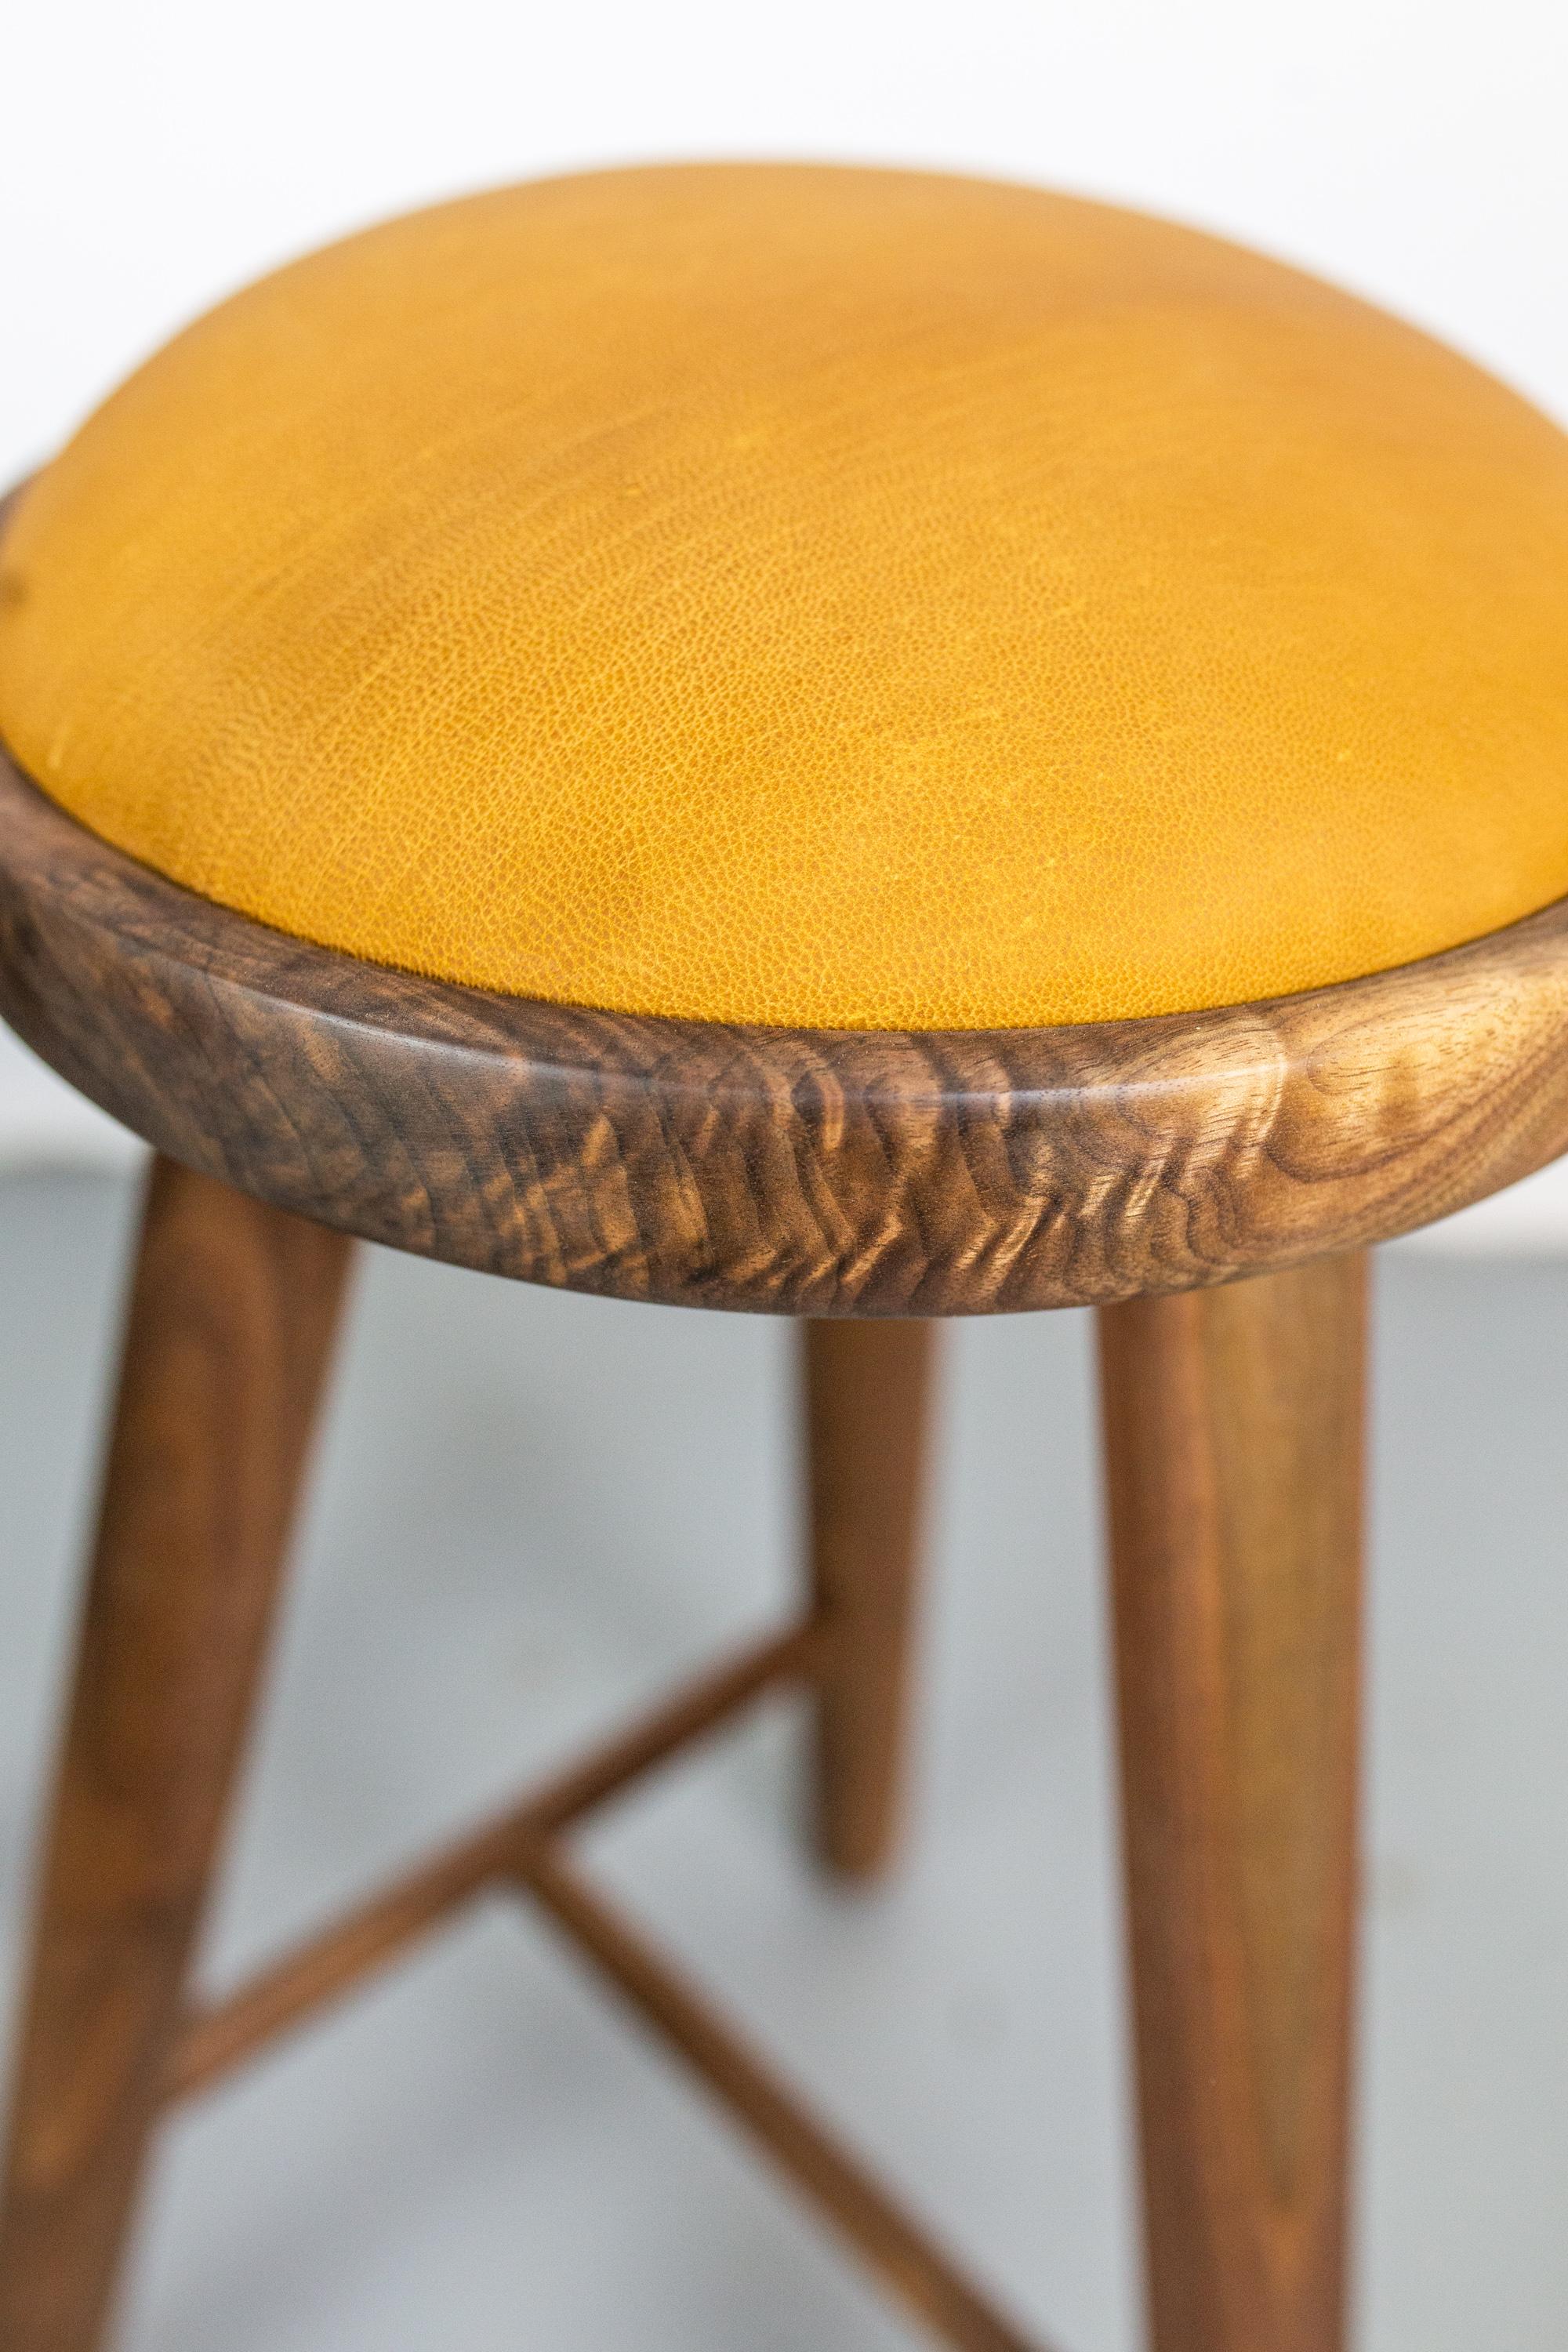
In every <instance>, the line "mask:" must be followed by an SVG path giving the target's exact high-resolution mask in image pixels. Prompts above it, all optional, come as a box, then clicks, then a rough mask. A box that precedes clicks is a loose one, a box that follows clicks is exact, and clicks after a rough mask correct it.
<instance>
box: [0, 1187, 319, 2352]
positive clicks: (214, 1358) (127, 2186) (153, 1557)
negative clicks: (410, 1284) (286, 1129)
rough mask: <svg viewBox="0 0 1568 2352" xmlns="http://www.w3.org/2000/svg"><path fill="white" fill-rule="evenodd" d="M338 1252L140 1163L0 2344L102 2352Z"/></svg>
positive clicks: (46, 1895) (3, 2278) (292, 1223)
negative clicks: (146, 1177)
mask: <svg viewBox="0 0 1568 2352" xmlns="http://www.w3.org/2000/svg"><path fill="white" fill-rule="evenodd" d="M346 1261H347V1244H345V1242H344V1241H343V1239H342V1236H340V1235H339V1234H333V1233H329V1232H327V1231H326V1230H324V1229H323V1228H322V1227H321V1226H318V1225H312V1224H308V1223H304V1222H303V1221H301V1220H300V1219H298V1218H295V1217H291V1216H289V1215H288V1214H286V1213H283V1212H281V1211H279V1210H277V1209H274V1208H270V1207H268V1206H265V1205H263V1204H262V1203H260V1202H254V1201H250V1200H247V1199H246V1198H244V1197H243V1196H242V1195H241V1194H239V1193H237V1192H231V1191H229V1190H228V1188H227V1187H226V1186H224V1185H219V1184H215V1183H213V1182H212V1181H209V1180H208V1179H207V1178H205V1177H203V1176H199V1175H194V1174H191V1173H189V1172H188V1171H186V1170H184V1169H183V1168H179V1167H176V1166H174V1165H173V1164H171V1163H170V1162H168V1161H166V1160H165V1161H160V1162H158V1163H156V1164H155V1166H154V1168H153V1175H152V1180H151V1184H150V1188H149V1192H148V1197H147V1202H146V1211H145V1216H144V1221H143V1228H142V1244H141V1252H140V1255H139V1258H138V1262H137V1267H136V1274H135V1280H134V1285H133V1287H132V1297H131V1304H130V1316H129V1323H128V1328H127V1335H126V1341H125V1355H124V1366H123V1370H122V1373H121V1386H120V1399H119V1407H118V1412H117V1416H116V1420H115V1424H114V1432H113V1438H112V1443H111V1444H110V1453H109V1460H108V1466H107V1473H106V1477H105V1484H104V1491H103V1499H102V1507H101V1512H100V1520H99V1528H98V1538H97V1546H96V1550H95V1555H94V1560H93V1568H92V1575H91V1580H90V1584H89V1592H88V1599H87V1612H86V1618H85V1622H84V1625H83V1629H82V1633H81V1640H80V1648H79V1658H78V1663H77V1669H76V1682H75V1690H74V1696H73V1698H72V1703H71V1711H70V1717H69V1725H68V1732H67V1737H66V1743H65V1750H64V1755H63V1758H62V1760H61V1763H60V1767H59V1773H58V1783H57V1788H56V1794H55V1803H54V1818H53V1823H52V1827H51V1830H50V1832H49V1836H48V1841H47V1855H46V1860H45V1866H44V1871H43V1875H42V1880H41V1885H40V1888H39V1895H38V1907H37V1933H36V1953H35V1960H34V1966H33V1972H32V1980H31V1986H30V1990H29V1991H28V1994H27V1997H26V2007H25V2012H24V2032H23V2039H22V2042H21V2046H20V2060H19V2067H18V2072H17V2076H16V2088H15V2095H14V2102H13V2111H12V2124H11V2136H10V2145H9V2153H8V2159H7V2166H6V2171H5V2188H4V2194H3V2201H0V2346H4V2347H5V2352H95V2347H98V2346H99V2344H100V2342H101V2340H102V2331H103V2327H104V2324H105V2317H106V2314H107V2311H108V2309H109V2306H110V2299H111V2295H112V2291H113V2286H114V2280H115V2273H116V2270H117V2267H118V2260H119V2255H120V2252H121V2242H122V2239H123V2236H124V2232H125V2230H126V2226H127V2223H128V2221H129V2219H130V2216H131V2212H132V2205H133V2202H134V2199H135V2193H136V2189H137V2187H138V2183H139V2180H140V2178H141V2175H142V2167H143V2158H144V2156H145V2153H146V2148H147V2144H148V2140H149V2137H150V2134H151V2131H152V2127H153V2121H154V2118H155V2116H156V2115H157V2112H158V2110H159V2107H160V2105H161V2104H162V2101H163V2084H164V2076H165V2074H166V2070H167V2067H168V2064H169V2059H170V2053H171V2052H172V2050H173V2048H174V2043H175V2040H176V2037H177V2035H178V2032H179V2029H180V2021H181V2002H182V1999H183V1993H184V1979H185V1975H186V1970H187V1967H188V1964H189V1959H190V1955H191V1948H192V1944H193V1940H194V1938H195V1933H196V1929H197V1926H198V1923H199V1920H200V1916H201V1913H202V1908H203V1901H204V1897H205V1893H206V1889H207V1885H208V1881H209V1879H210V1876H211V1873H212V1868H213V1863H214V1858H215V1854H216V1851H217V1848H218V1844H219V1840H220V1836H221V1832H222V1830H223V1825H224V1816H225V1812H226V1804H227V1800H228V1796H229V1792H230V1790H231V1787H232V1784H233V1780H234V1776H235V1771H236V1766H237V1759H238V1757H239V1753H240V1748H241V1742H242V1738H243V1734H244V1730H245V1727H246V1720H247V1714H248V1712H249V1708H250V1704H251V1700H252V1697H253V1695H254V1691H255V1687H256V1682H257V1676H258V1671H259V1669H260V1666H261V1664H262V1660H263V1656H264V1654H265V1649H266V1643H267V1634H268V1624H269V1621H270V1619H271V1615H272V1608H273V1601H274V1598H275V1593H276V1590H277V1584H278V1578H279V1562H280V1559H281V1558H282V1555H283V1552H284V1549H285V1546H286V1542H287V1538H288V1532H289V1521H290V1518H291V1516H292V1511H293V1506H294V1500H295V1496H296V1492H297V1489H298V1486H299V1481H300V1470H301V1465H302V1463H303V1459H304V1455H305V1450H306V1445H307V1441H308V1438H309V1435H310V1424H311V1420H312V1414H313V1410H314V1406H315V1403H316V1399H317V1394H318V1390H319V1387H320V1383H321V1377H322V1372H323V1369H324V1366H325V1362H326V1359H327V1354H328V1349H329V1347H330V1343H331V1336H332V1331H333V1327H334V1324H335V1322H336V1319H337V1312H338V1306H339V1299H340V1295H341V1291H342V1281H343V1275H344V1269H345V1265H346Z"/></svg>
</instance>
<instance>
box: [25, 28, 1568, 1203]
mask: <svg viewBox="0 0 1568 2352" xmlns="http://www.w3.org/2000/svg"><path fill="white" fill-rule="evenodd" d="M0 88H4V89H5V98H6V104H5V132H4V137H3V139H0V221H3V223H4V236H3V238H0V320H4V321H5V341H4V346H3V349H4V364H3V365H0V478H14V477H15V476H16V474H18V473H20V472H22V471H23V470H25V469H26V467H27V466H28V465H29V464H30V463H32V462H34V461H36V460H37V458H38V457H40V456H42V455H44V454H45V453H47V450H48V449H49V447H50V446H51V445H52V444H54V443H55V442H56V441H57V440H58V438H59V437H60V436H61V435H62V434H63V433H64V431H65V430H67V429H68V426H69V425H71V423H72V422H73V421H74V420H75V419H76V418H77V417H78V416H79V415H81V414H82V413H83V412H84V411H85V410H86V409H87V408H89V406H90V405H91V404H93V403H94V402H95V401H96V400H97V399H98V398H99V397H100V394H102V393H103V392H104V391H106V390H107V389H108V388H109V387H110V384H112V383H114V381H115V380H116V379H117V378H118V377H119V376H120V375H121V374H122V373H124V372H125V370H126V369H127V368H128V367H130V366H131V365H132V363H133V362H135V361H136V360H137V359H138V358H139V357H140V356H141V355H142V354H143V353H144V352H147V351H148V350H149V349H151V348H152V347H153V346H154V345H155V344H157V343H158V342H159V341H162V340H163V338H164V337H165V336H166V335H167V334H168V333H169V332H170V331H172V330H173V329H174V328H175V327H176V326H178V325H179V324H180V323H181V321H182V320H184V319H186V318H187V317H189V316H190V315H191V313H192V312H194V311H195V310H200V309H202V308H204V307H205V305H206V304H208V303H209V302H211V301H213V300H214V299H216V298H217V297H218V296H219V295H221V294H223V293H225V292H226V291H227V290H228V289H231V288H232V287H234V286H236V285H238V284H240V283H243V281H244V280H246V279H247V278H250V277H252V276H254V275H255V274H256V273H257V272H258V271H259V270H262V269H265V268H268V266H270V265H271V264H273V263H275V262H278V261H280V260H282V259H284V258H285V257H288V256H289V255H290V254H292V253H295V252H297V251H299V250H300V249H301V248H303V247H308V246H310V245H313V244H316V243H319V242H321V240H322V239H324V238H327V237H330V236H335V235H338V234H340V233H341V232H342V231H344V230H346V229H349V228H351V227H353V226H357V225H358V224H359V223H361V222H363V221H365V220H367V219H371V218H374V217H375V216H376V215H380V214H384V213H388V212H392V211H395V210H400V209H403V208H405V207H407V206H409V205H417V204H421V203H424V202H426V201H429V200H431V199H433V198H436V197H439V196H444V195H447V194H453V193H456V192H458V191H460V190H463V189H466V188H469V187H473V186H477V185H480V184H484V183H486V182H488V181H496V180H503V179H509V178H517V177H521V176H523V175H526V174H529V173H538V172H547V171H552V170H559V169H562V168H571V167H575V166H580V165H583V164H585V163H603V162H619V161H626V160H631V159H636V158H641V157H652V156H662V155H721V154H730V155H753V154H779V155H783V154H796V155H808V156H821V157H842V158H847V159H870V160H879V161H895V162H901V163H938V164H946V165H949V166H952V167H956V168H963V169H970V170H978V171H989V172H996V173H1007V174H1012V175H1016V176H1018V177H1023V178H1028V179H1036V180H1043V181H1049V182H1055V183H1058V184H1062V185H1065V186H1068V187H1071V188H1075V189H1079V190H1081V191H1083V192H1085V193H1088V194H1100V195H1105V196H1109V197H1110V198H1113V199H1117V200H1120V201H1124V202H1128V203H1132V204H1138V205H1147V206H1149V207H1151V208H1153V209H1156V210H1159V211H1163V212H1168V213H1172V214H1174V215H1179V216H1181V217H1183V218H1184V219H1187V220H1190V221H1194V222H1196V223H1198V224H1200V225H1203V226H1210V227H1214V228H1217V229H1219V230H1221V231H1223V232H1226V233H1227V234H1229V235H1231V236H1238V237H1241V238H1244V239H1246V240H1247V241H1249V242H1251V243H1254V244H1257V245H1259V246H1262V247H1266V248H1268V249H1269V250H1271V251H1273V252H1276V253H1278V254H1280V255H1282V256H1284V257H1287V258H1289V259H1291V260H1294V261H1297V262H1300V263H1303V264H1305V265H1306V266H1308V267H1309V268H1316V269H1319V270H1321V271H1322V272H1323V273H1324V274H1325V275H1328V276H1331V277H1333V278H1338V279H1339V280H1340V281H1342V283H1344V284H1346V285H1349V286H1351V287H1352V288H1354V289H1357V290H1358V291H1360V292H1363V293H1364V294H1367V295H1370V296H1371V297H1373V299H1377V300H1380V301H1383V302H1385V303H1388V304H1390V305H1392V306H1393V307H1394V308H1395V309H1397V310H1401V311H1403V312H1405V314H1406V315H1407V316H1409V317H1411V318H1414V319H1415V320H1419V321H1420V322H1421V323H1422V324H1424V325H1426V326H1427V327H1429V328H1431V329H1433V330H1434V331H1436V332H1437V333H1439V334H1441V335H1444V336H1446V337H1447V338H1448V339H1449V340H1450V341H1455V342H1457V343H1458V344H1460V345H1461V346H1462V347H1464V348H1465V349H1466V350H1468V352H1471V353H1472V354H1474V355H1475V356H1476V357H1478V358H1479V359H1480V360H1482V361H1483V362H1486V363H1487V364H1488V365H1489V366H1491V367H1493V368H1495V369H1496V370H1497V371H1498V372H1499V373H1501V374H1502V375H1504V376H1506V377H1508V378H1509V379H1510V380H1511V381H1512V382H1513V383H1516V384H1517V385H1519V386H1520V387H1521V389H1522V390H1524V391H1525V392H1527V393H1529V394H1531V395H1532V396H1533V397H1534V398H1535V399H1537V400H1538V401H1540V402H1541V403H1542V404H1543V405H1544V406H1545V407H1546V408H1548V409H1549V410H1551V411H1552V413H1553V414H1554V415H1557V416H1558V417H1559V418H1561V419H1563V420H1564V421H1568V270H1565V268H1564V251H1565V234H1564V233H1565V231H1568V139H1565V138H1564V136H1563V110H1564V101H1565V99H1568V10H1564V8H1563V5H1562V0H1489V5H1487V6H1486V7H1484V8H1482V7H1479V6H1477V5H1474V0H1314V5H1313V6H1312V7H1311V8H1310V9H1308V8H1294V9H1292V8H1287V7H1282V6H1269V5H1259V0H948V5H932V0H791V5H789V7H788V8H784V7H778V6H773V7H766V6H762V5H745V0H663V5H656V4H655V0H601V5H592V0H577V5H565V6H563V5H560V0H552V5H550V6H548V7H544V6H538V7H536V6H532V5H522V6H518V5H506V0H441V5H431V0H422V5H415V4H414V0H268V5H267V7H266V8H265V9H263V8H260V7H258V6H254V5H253V6H251V7H245V6H239V5H231V4H230V0H224V4H223V5H214V0H136V5H125V0H51V5H48V6H47V7H39V8H31V9H23V8H20V7H17V8H15V9H12V10H9V11H7V12H6V16H5V29H4V30H3V31H0ZM1564 789H1565V790H1568V779H1565V780H1564ZM116 1149H117V1145H116V1142H115V1139H114V1136H113V1134H112V1131H111V1130H110V1129H109V1128H108V1123H107V1122H106V1121H99V1120H98V1119H97V1118H96V1117H95V1116H94V1115H92V1114H90V1113H89V1112H88V1111H87V1110H86V1109H85V1108H81V1107H79V1106H77V1105H76V1104H75V1103H74V1102H73V1101H72V1100H71V1099H69V1098H68V1097H66V1095H65V1093H64V1090H63V1089H62V1088H59V1087H57V1086H56V1085H55V1083H54V1082H53V1081H52V1080H51V1079H49V1078H48V1076H47V1073H44V1072H42V1071H40V1070H39V1069H38V1068H37V1066H36V1065H32V1064H30V1063H29V1062H28V1061H27V1059H26V1057H25V1056H24V1055H22V1053H21V1052H20V1049H18V1048H15V1047H13V1046H12V1045H10V1044H9V1042H8V1041H6V1042H5V1044H4V1045H3V1046H0V1163H5V1162H7V1161H8V1162H9V1163H11V1164H16V1162H17V1161H18V1160H28V1159H31V1160H40V1159H42V1160H58V1159H61V1158H67V1159H68V1158H71V1157H79V1156H82V1155H87V1156H89V1157H90V1156H93V1155H94V1154H98V1155H100V1156H101V1155H102V1154H104V1153H106V1152H107V1153H109V1154H110V1155H111V1156H112V1154H113V1152H114V1150H116ZM1446 1237H1447V1238H1448V1239H1450V1240H1452V1241H1454V1242H1456V1243H1468V1244H1481V1245H1491V1244H1503V1245H1509V1244H1519V1243H1521V1242H1522V1243H1531V1242H1535V1241H1538V1240H1540V1239H1542V1238H1546V1239H1549V1240H1552V1241H1553V1242H1556V1243H1558V1244H1561V1245H1562V1246H1564V1247H1568V1177H1563V1176H1560V1175H1558V1174H1556V1173H1552V1174H1550V1175H1548V1176H1547V1177H1545V1178H1541V1179H1536V1180H1533V1181H1532V1183H1531V1185H1529V1186H1527V1187H1524V1188H1521V1189H1520V1190H1516V1192H1514V1193H1513V1194H1511V1195H1509V1196H1507V1197H1506V1199H1505V1200H1504V1201H1502V1202H1498V1203H1496V1204H1494V1205H1491V1206H1489V1207H1487V1208H1484V1209H1482V1210H1480V1211H1477V1212H1472V1213H1470V1214H1469V1216H1468V1218H1467V1219H1465V1220H1461V1221H1459V1223H1458V1224H1457V1225H1456V1226H1453V1227H1450V1228H1448V1229H1447V1235H1446Z"/></svg>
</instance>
